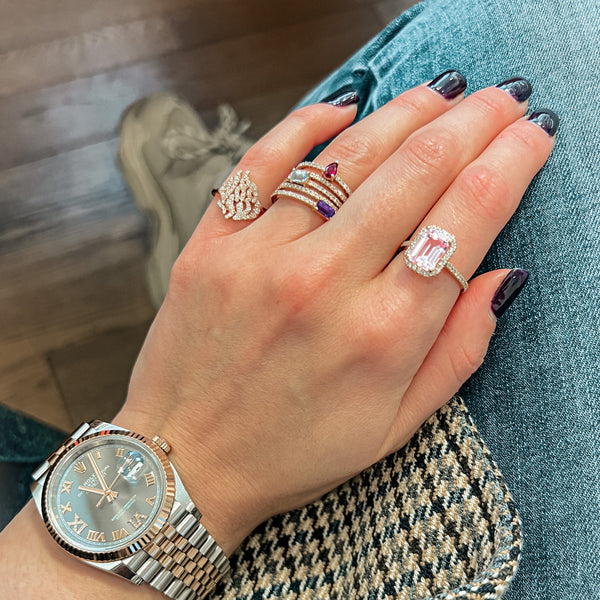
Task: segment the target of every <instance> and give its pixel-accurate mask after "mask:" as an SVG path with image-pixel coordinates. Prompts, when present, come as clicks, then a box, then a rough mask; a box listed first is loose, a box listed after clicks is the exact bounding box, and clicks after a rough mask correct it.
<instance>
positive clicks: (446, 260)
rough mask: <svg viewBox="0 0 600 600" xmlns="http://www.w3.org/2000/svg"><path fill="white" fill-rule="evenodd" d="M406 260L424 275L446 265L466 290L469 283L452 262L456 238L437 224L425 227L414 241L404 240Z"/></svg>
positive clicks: (437, 270) (412, 267) (437, 272)
mask: <svg viewBox="0 0 600 600" xmlns="http://www.w3.org/2000/svg"><path fill="white" fill-rule="evenodd" d="M407 246H408V248H407V250H406V251H405V252H404V260H405V262H406V264H407V266H408V267H409V268H411V269H412V270H413V271H415V272H416V273H418V274H419V275H423V277H433V276H434V275H438V274H439V273H441V272H442V269H443V268H444V267H445V268H446V269H448V271H450V273H452V275H454V277H455V278H456V280H457V281H458V283H460V285H461V286H462V291H463V292H466V291H467V289H468V287H469V284H468V283H467V280H466V279H465V278H464V277H463V276H462V275H461V274H460V273H459V272H458V271H457V270H456V268H455V267H454V265H453V264H452V263H451V262H450V257H451V256H452V254H453V253H454V251H455V250H456V239H455V238H454V236H453V235H452V234H451V233H448V232H447V231H446V230H445V229H442V228H441V227H437V225H427V226H426V227H423V229H421V231H419V233H418V234H417V236H416V237H415V238H414V239H413V241H412V242H409V241H406V242H403V243H402V245H401V246H400V247H401V248H404V247H407Z"/></svg>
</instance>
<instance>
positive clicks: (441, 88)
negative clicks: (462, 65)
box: [428, 71, 467, 100]
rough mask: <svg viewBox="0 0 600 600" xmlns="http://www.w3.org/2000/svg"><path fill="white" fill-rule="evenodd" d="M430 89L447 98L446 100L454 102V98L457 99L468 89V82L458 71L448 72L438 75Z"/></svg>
mask: <svg viewBox="0 0 600 600" xmlns="http://www.w3.org/2000/svg"><path fill="white" fill-rule="evenodd" d="M428 87H430V88H431V89H432V90H434V91H436V92H437V93H438V94H440V95H441V96H443V97H444V98H446V100H452V98H456V96H458V95H459V94H462V93H463V92H464V91H465V90H466V89H467V80H466V79H465V77H464V75H463V74H462V73H459V72H458V71H446V72H445V73H442V74H441V75H438V76H437V77H436V78H435V79H434V80H433V81H432V82H431V83H430V84H429V85H428Z"/></svg>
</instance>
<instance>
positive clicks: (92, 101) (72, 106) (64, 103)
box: [0, 9, 379, 168]
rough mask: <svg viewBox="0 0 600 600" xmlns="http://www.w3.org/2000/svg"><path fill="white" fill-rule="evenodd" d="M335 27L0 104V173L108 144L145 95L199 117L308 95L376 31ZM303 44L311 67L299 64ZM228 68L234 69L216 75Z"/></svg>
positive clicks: (306, 28) (243, 43) (286, 31)
mask: <svg viewBox="0 0 600 600" xmlns="http://www.w3.org/2000/svg"><path fill="white" fill-rule="evenodd" d="M336 23H337V24H338V26H336V27H335V28H334V29H333V30H332V28H331V22H330V20H329V19H328V18H319V19H317V20H313V21H309V22H305V23H299V24H295V25H292V26H289V27H285V28H282V29H281V30H280V31H277V32H270V33H261V34H257V35H250V36H246V37H244V38H243V39H235V40H227V41H223V42H219V43H217V44H214V45H209V46H207V47H204V48H200V49H196V50H191V51H188V52H178V53H175V54H173V55H170V56H166V57H162V58H160V59H155V60H150V61H146V62H142V63H138V64H136V65H133V66H128V67H123V68H120V69H117V70H116V71H112V72H110V73H103V74H99V75H95V76H92V77H87V78H82V79H77V80H75V81H72V82H68V83H65V84H60V85H56V86H52V87H49V88H46V89H42V90H39V91H33V92H26V93H22V94H17V95H15V96H13V97H11V98H10V99H2V100H1V102H2V103H1V104H0V110H1V114H2V118H1V119H0V148H1V149H2V152H0V168H8V167H10V166H14V165H18V164H23V163H24V162H25V161H27V160H36V159H39V158H42V157H44V156H48V155H50V154H54V153H57V152H61V151H64V150H69V149H72V148H76V147H78V146H80V145H83V144H86V143H96V142H99V141H103V140H106V139H108V138H109V137H113V136H114V134H115V129H116V127H117V124H118V121H119V118H120V115H121V113H122V111H123V110H124V109H125V108H126V107H127V106H128V105H129V104H131V103H133V102H134V101H135V100H137V99H138V98H139V97H140V96H145V95H147V94H150V93H152V92H156V91H164V90H173V91H175V92H176V93H178V94H180V95H182V96H184V97H185V98H187V99H188V100H189V101H190V102H192V104H194V105H195V106H196V108H197V109H198V110H199V111H201V112H202V111H204V110H207V109H210V110H213V109H214V108H215V107H216V105H217V104H219V103H222V102H230V103H232V104H233V105H234V106H235V105H236V103H239V102H242V101H243V100H245V99H248V98H251V97H254V96H257V97H258V96H260V97H262V96H264V95H265V94H276V93H277V92H278V91H280V90H282V89H288V88H290V87H298V89H300V88H302V87H304V89H305V90H308V89H309V87H310V86H311V85H313V84H315V83H317V82H318V81H319V80H320V79H321V78H323V77H324V76H326V75H327V74H328V73H329V72H330V71H332V70H333V69H334V68H335V67H336V66H337V65H338V64H340V63H342V61H343V60H344V59H345V58H347V57H348V56H349V55H351V54H352V52H353V51H354V49H355V48H356V47H357V46H358V45H360V44H361V43H363V42H366V41H367V40H368V39H369V37H370V36H371V35H372V34H373V33H375V32H376V31H377V29H378V28H379V24H378V21H377V19H376V17H375V16H374V14H373V13H372V12H371V10H365V9H361V10H354V11H349V12H348V13H347V14H345V15H343V16H342V17H338V18H337V19H336ZM306 39H311V40H313V41H312V43H311V56H319V57H320V58H319V60H307V58H306V54H307V49H306V42H305V40H306ZM274 56H278V58H277V60H274ZM228 62H231V64H235V65H236V68H235V69H225V70H224V69H223V64H224V63H225V64H227V63H228ZM290 65H293V68H290ZM299 95H300V94H299ZM263 112H267V114H268V111H264V109H263Z"/></svg>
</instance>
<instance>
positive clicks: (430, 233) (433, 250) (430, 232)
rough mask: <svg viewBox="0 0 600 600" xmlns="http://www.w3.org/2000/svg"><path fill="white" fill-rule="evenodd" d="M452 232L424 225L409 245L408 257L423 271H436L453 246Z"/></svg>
mask: <svg viewBox="0 0 600 600" xmlns="http://www.w3.org/2000/svg"><path fill="white" fill-rule="evenodd" d="M451 241H452V234H450V233H448V232H447V231H444V230H443V229H439V228H433V227H424V228H423V229H422V230H421V231H420V232H419V234H418V235H417V239H416V240H415V243H414V245H412V247H409V249H408V251H407V255H406V258H407V259H408V260H409V261H410V262H411V263H412V264H413V265H415V266H416V267H419V268H420V269H423V271H427V272H434V271H437V270H438V265H439V264H440V262H441V261H442V259H443V258H444V256H446V254H447V253H448V250H450V248H451Z"/></svg>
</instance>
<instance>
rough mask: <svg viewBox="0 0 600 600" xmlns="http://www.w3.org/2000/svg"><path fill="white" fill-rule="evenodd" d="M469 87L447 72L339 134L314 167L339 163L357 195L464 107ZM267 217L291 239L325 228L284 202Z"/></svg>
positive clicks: (300, 208) (318, 219) (317, 217)
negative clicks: (433, 126) (412, 139)
mask: <svg viewBox="0 0 600 600" xmlns="http://www.w3.org/2000/svg"><path fill="white" fill-rule="evenodd" d="M466 86H467V82H466V80H465V78H464V76H463V75H462V74H461V73H459V72H458V71H448V72H446V73H443V74H442V75H440V76H438V77H436V78H435V79H434V80H433V81H431V82H430V83H429V84H423V85H421V86H418V87H416V88H413V89H410V90H408V91H406V92H404V93H402V94H400V95H399V96H397V97H396V98H393V99H392V100H390V101H389V102H387V103H386V104H385V105H384V106H382V107H381V108H379V109H377V110H376V111H374V112H373V113H371V114H370V115H368V116H367V117H365V118H364V119H362V120H360V121H359V122H358V123H355V124H354V125H352V127H349V128H348V129H346V130H345V131H343V132H342V133H340V135H338V136H337V138H336V139H335V140H333V141H332V142H331V143H330V144H329V145H328V146H327V148H325V150H323V152H321V153H320V154H319V155H318V156H317V157H316V158H315V160H314V162H316V163H317V164H319V165H322V166H326V165H328V164H330V163H332V162H337V163H338V165H339V168H338V176H339V177H341V178H342V179H343V180H344V182H345V183H346V184H347V185H348V186H349V188H350V189H351V190H355V189H356V188H357V187H358V186H359V185H360V184H361V183H363V181H364V180H365V179H366V178H367V177H368V176H369V175H370V174H371V173H372V172H373V171H374V170H375V169H377V168H378V167H379V166H380V165H381V163H383V162H384V161H385V160H386V159H387V158H388V157H389V156H390V155H391V154H392V153H393V152H395V151H396V150H397V149H398V147H399V146H400V145H401V144H402V143H403V142H404V141H405V140H406V139H407V138H408V137H409V136H410V135H411V134H412V133H413V132H414V131H416V130H417V129H419V128H420V127H422V126H423V125H425V124H427V123H429V122H430V121H432V120H433V119H435V118H436V117H438V116H440V115H441V114H443V113H444V112H446V111H447V110H449V109H450V108H451V107H452V106H454V105H455V104H456V103H458V102H460V101H461V100H462V98H463V91H464V89H465V88H466ZM265 217H266V218H265V219H264V220H263V222H262V226H263V227H269V228H270V229H271V230H273V231H278V232H282V233H284V232H285V234H286V235H289V238H290V239H296V238H297V237H300V236H301V235H302V234H304V233H306V232H308V231H310V230H312V229H315V228H316V227H318V226H319V225H320V224H322V223H323V217H321V216H320V215H318V214H317V213H316V212H314V211H311V210H310V209H309V208H307V207H306V205H304V204H302V203H301V202H298V201H297V200H294V199H290V198H286V197H282V198H281V199H279V200H278V201H277V203H276V204H275V206H273V209H272V211H270V212H269V215H268V217H267V216H266V215H265ZM281 223H283V224H285V226H284V228H283V229H282V227H281Z"/></svg>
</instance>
